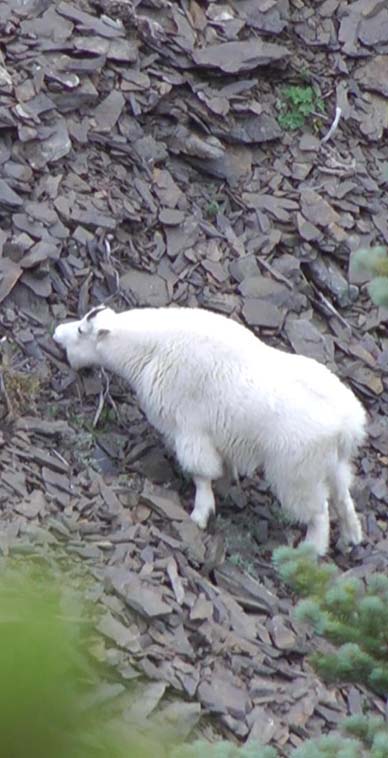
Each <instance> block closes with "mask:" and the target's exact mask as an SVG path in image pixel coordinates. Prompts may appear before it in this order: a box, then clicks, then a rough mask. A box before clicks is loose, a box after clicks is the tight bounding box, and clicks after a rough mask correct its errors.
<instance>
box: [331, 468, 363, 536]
mask: <svg viewBox="0 0 388 758" xmlns="http://www.w3.org/2000/svg"><path fill="white" fill-rule="evenodd" d="M351 481H352V471H351V466H350V463H349V462H348V461H345V460H342V461H338V463H337V465H336V467H335V470H334V472H333V475H332V477H331V480H330V504H331V506H332V508H333V510H334V511H335V513H336V515H337V518H338V522H339V527H340V532H341V539H342V541H343V542H345V543H350V544H351V545H359V544H360V542H361V541H362V528H361V523H360V519H359V518H358V516H357V513H356V511H355V508H354V503H353V499H352V496H351V494H350V492H349V487H350V484H351Z"/></svg>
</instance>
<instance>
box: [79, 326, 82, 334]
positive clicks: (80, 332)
mask: <svg viewBox="0 0 388 758" xmlns="http://www.w3.org/2000/svg"><path fill="white" fill-rule="evenodd" d="M82 333H83V332H82V329H81V327H80V326H79V327H78V334H82Z"/></svg>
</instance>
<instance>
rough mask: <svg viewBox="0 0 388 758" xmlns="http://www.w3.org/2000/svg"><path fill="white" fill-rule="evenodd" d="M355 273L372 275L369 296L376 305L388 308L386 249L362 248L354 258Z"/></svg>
mask: <svg viewBox="0 0 388 758" xmlns="http://www.w3.org/2000/svg"><path fill="white" fill-rule="evenodd" d="M353 267H354V269H355V271H366V272H367V273H368V274H371V276H372V277H373V278H372V281H371V282H369V284H368V291H369V294H370V296H371V298H372V300H373V302H374V303H376V305H382V306H385V307H388V251H387V248H386V247H381V246H379V247H370V248H361V249H360V250H358V251H357V253H355V255H354V257H353Z"/></svg>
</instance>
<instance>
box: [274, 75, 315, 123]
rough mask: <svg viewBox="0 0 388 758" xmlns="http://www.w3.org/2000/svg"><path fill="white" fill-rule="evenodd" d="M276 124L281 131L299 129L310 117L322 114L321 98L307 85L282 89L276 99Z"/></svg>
mask: <svg viewBox="0 0 388 758" xmlns="http://www.w3.org/2000/svg"><path fill="white" fill-rule="evenodd" d="M277 105H278V109H279V111H280V113H279V116H278V122H279V124H280V126H281V127H282V129H287V130H291V131H292V130H294V129H301V128H302V127H303V126H304V124H305V121H306V120H307V119H308V118H309V117H310V116H318V117H319V115H320V114H321V113H323V112H324V103H323V100H322V98H321V96H320V95H319V94H318V93H317V91H316V90H315V89H314V88H313V87H312V86H311V85H309V84H304V85H303V86H302V85H289V86H287V87H283V88H282V89H281V92H280V97H279V99H278V103H277Z"/></svg>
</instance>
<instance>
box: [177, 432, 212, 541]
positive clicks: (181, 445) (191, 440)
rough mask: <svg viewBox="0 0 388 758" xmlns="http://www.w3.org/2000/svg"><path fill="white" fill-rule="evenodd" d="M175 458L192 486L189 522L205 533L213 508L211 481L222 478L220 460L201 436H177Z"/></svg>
mask: <svg viewBox="0 0 388 758" xmlns="http://www.w3.org/2000/svg"><path fill="white" fill-rule="evenodd" d="M175 450H176V456H177V458H178V461H179V463H180V465H181V466H182V468H183V469H185V471H187V472H188V473H189V474H191V476H192V477H193V481H194V484H195V500H194V509H193V511H192V513H191V518H192V519H193V521H195V523H196V524H197V525H198V526H199V527H200V528H201V529H206V526H207V523H208V521H209V518H210V516H211V515H212V514H213V513H215V510H216V505H215V499H214V494H213V489H212V481H213V480H214V479H220V477H221V476H222V474H223V462H222V458H221V456H220V455H219V453H218V452H217V450H216V449H215V447H214V446H213V444H212V442H211V440H210V439H209V438H208V437H207V436H206V435H202V434H198V433H195V432H194V431H193V432H192V433H191V434H185V435H179V436H178V437H177V438H176V440H175Z"/></svg>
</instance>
